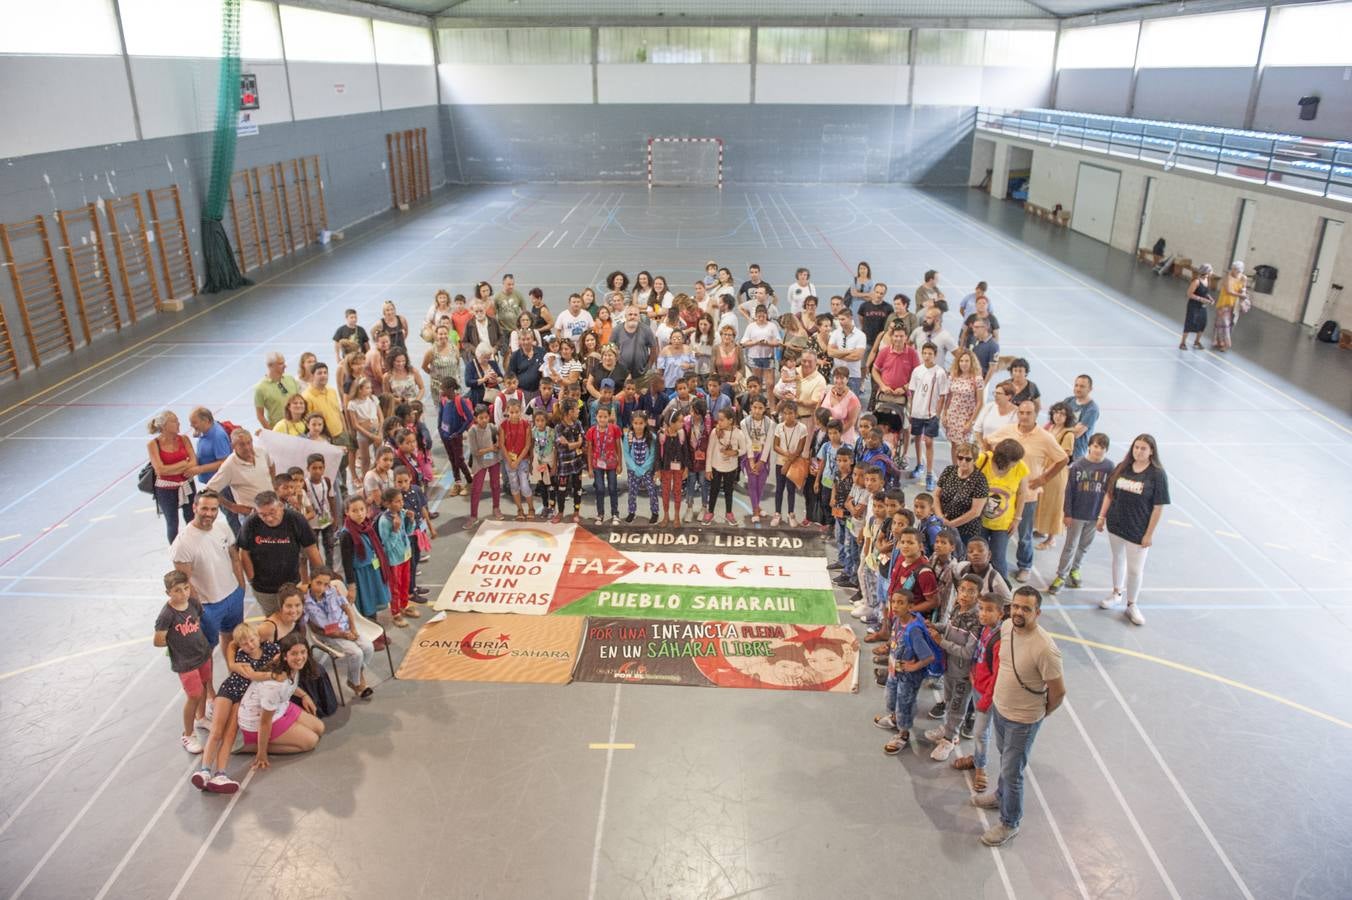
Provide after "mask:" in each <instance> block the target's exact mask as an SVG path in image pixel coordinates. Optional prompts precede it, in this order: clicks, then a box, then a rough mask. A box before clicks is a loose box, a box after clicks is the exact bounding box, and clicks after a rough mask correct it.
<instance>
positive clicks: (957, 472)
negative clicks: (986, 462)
mask: <svg viewBox="0 0 1352 900" xmlns="http://www.w3.org/2000/svg"><path fill="white" fill-rule="evenodd" d="M979 452H980V451H979V450H977V446H976V444H973V443H970V442H964V441H959V442H957V443H955V444H954V445H953V464H952V465H951V466H948V467H947V468H945V469H944V470H943V472H942V473H940V475H939V481H938V483H937V484H936V485H935V486H934V505H935V507H936V508H937V509H938V510H939V521H940V522H941V523H943V526H944V527H945V528H952V529H954V530H956V531H957V532H958V537H960V538H961V539H962V546H960V547H957V548H955V549H956V550H957V551H958V553H959V555H961V554H962V552H963V547H965V546H966V545H967V542H968V541H971V540H975V539H976V538H979V537H980V536H981V513H982V511H983V510H984V509H985V508H986V498H987V497H989V496H990V493H991V490H990V485H989V484H987V482H986V476H985V475H983V474H982V473H981V472H978V471H977V468H976V458H977V454H978V453H979Z"/></svg>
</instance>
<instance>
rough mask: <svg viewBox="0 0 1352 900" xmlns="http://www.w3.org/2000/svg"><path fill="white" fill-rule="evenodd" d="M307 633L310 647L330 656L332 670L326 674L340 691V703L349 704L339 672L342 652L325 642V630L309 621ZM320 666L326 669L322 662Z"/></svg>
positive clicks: (322, 669) (336, 689) (335, 688)
mask: <svg viewBox="0 0 1352 900" xmlns="http://www.w3.org/2000/svg"><path fill="white" fill-rule="evenodd" d="M305 633H306V634H307V635H308V636H309V644H310V649H311V650H318V651H319V652H320V653H321V654H323V655H324V656H326V657H328V660H329V669H330V671H327V672H324V675H325V677H326V678H328V679H329V682H330V683H331V684H333V685H334V690H335V691H337V693H338V702H339V704H341V705H343V706H347V697H346V696H345V695H344V694H343V679H342V676H340V675H339V674H338V660H339V659H341V658H342V654H341V653H339V652H338V651H337V650H335V649H334V648H333V647H330V646H329V645H328V644H326V643H324V632H322V631H316V630H315V627H314V626H313V625H310V624H309V623H308V622H307V623H306V629H305ZM319 668H320V671H324V666H323V665H322V664H321V665H320V667H319Z"/></svg>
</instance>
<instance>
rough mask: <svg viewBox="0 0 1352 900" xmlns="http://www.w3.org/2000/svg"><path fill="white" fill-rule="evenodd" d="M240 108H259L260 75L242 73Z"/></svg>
mask: <svg viewBox="0 0 1352 900" xmlns="http://www.w3.org/2000/svg"><path fill="white" fill-rule="evenodd" d="M239 108H240V109H258V76H257V75H253V74H247V73H241V74H240V76H239Z"/></svg>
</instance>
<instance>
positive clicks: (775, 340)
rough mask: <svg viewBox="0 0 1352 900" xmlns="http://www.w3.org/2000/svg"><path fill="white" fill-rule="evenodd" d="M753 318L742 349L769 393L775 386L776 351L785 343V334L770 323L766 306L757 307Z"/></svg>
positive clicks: (750, 365)
mask: <svg viewBox="0 0 1352 900" xmlns="http://www.w3.org/2000/svg"><path fill="white" fill-rule="evenodd" d="M753 316H754V317H755V318H754V320H753V321H752V322H751V323H750V324H749V325H747V326H746V330H745V331H743V332H742V347H743V349H744V350H745V352H746V362H747V365H748V366H749V367H750V369H751V372H752V374H754V375H759V376H760V378H761V386H762V387H764V388H766V390H767V392H768V390H769V389H770V388H772V387H773V386H774V380H775V350H776V348H778V347H779V346H780V344H781V343H783V334H782V333H781V332H780V330H779V326H778V325H776V324H775V323H774V322H771V321H770V314H769V311H768V310H766V308H765V306H764V305H757V306H756V310H755V312H754V313H753Z"/></svg>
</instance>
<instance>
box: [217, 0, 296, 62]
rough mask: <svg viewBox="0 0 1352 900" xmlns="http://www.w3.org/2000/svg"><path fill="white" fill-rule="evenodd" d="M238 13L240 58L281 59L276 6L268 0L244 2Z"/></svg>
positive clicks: (279, 31) (280, 36) (279, 29)
mask: <svg viewBox="0 0 1352 900" xmlns="http://www.w3.org/2000/svg"><path fill="white" fill-rule="evenodd" d="M239 13H240V15H239V55H240V57H242V58H243V59H281V58H282V26H281V24H280V23H279V22H278V21H277V4H275V3H271V2H268V0H244V2H243V3H242V4H240V10H239ZM218 43H219V42H218ZM214 55H219V54H214Z"/></svg>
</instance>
